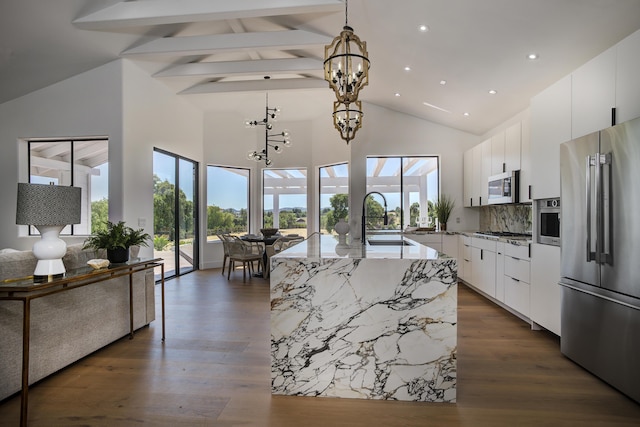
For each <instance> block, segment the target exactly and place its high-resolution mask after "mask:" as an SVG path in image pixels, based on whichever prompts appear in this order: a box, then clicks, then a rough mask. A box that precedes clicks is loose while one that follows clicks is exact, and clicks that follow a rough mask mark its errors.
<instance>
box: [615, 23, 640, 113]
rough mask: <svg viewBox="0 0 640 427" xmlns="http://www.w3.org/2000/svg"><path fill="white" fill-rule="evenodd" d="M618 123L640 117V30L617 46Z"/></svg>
mask: <svg viewBox="0 0 640 427" xmlns="http://www.w3.org/2000/svg"><path fill="white" fill-rule="evenodd" d="M617 47H618V52H617V66H616V104H617V105H616V123H622V122H626V121H627V120H631V119H635V118H636V117H640V102H638V100H639V99H640V73H638V70H640V54H638V52H640V30H639V31H636V32H635V33H633V34H632V35H630V36H629V37H627V38H626V39H624V40H622V41H621V42H620V43H618V45H617Z"/></svg>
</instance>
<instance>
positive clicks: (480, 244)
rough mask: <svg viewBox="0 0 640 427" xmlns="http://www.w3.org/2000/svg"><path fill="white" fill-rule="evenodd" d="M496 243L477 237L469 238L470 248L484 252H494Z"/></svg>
mask: <svg viewBox="0 0 640 427" xmlns="http://www.w3.org/2000/svg"><path fill="white" fill-rule="evenodd" d="M496 243H498V242H497V241H495V240H487V239H480V238H478V237H472V238H471V246H473V247H474V248H478V249H484V250H486V251H491V252H495V251H496Z"/></svg>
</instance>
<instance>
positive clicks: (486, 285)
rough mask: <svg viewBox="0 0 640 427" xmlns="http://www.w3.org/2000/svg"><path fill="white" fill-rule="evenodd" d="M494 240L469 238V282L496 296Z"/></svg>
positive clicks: (491, 295) (493, 296)
mask: <svg viewBox="0 0 640 427" xmlns="http://www.w3.org/2000/svg"><path fill="white" fill-rule="evenodd" d="M496 243H497V242H496V241H495V240H486V239H480V238H477V237H472V238H471V281H470V283H471V284H472V285H473V286H475V287H476V288H478V289H479V290H481V291H482V292H484V293H485V294H487V295H489V296H490V297H492V298H495V296H496Z"/></svg>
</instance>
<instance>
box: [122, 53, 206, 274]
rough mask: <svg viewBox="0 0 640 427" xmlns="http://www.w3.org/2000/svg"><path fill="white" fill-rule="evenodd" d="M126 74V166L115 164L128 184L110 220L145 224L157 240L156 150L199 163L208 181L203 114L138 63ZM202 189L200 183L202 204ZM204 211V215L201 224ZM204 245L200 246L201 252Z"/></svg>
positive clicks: (149, 251) (128, 65)
mask: <svg viewBox="0 0 640 427" xmlns="http://www.w3.org/2000/svg"><path fill="white" fill-rule="evenodd" d="M123 70H124V74H123V91H124V97H123V116H124V122H123V127H124V130H123V140H124V146H123V150H122V159H121V161H118V162H115V161H114V162H113V163H110V165H111V171H113V172H114V173H116V174H117V175H120V176H122V180H123V189H122V193H121V196H120V197H116V198H114V201H113V204H114V205H115V207H117V208H118V210H117V212H118V213H120V212H121V214H120V215H113V213H114V212H113V211H111V212H110V215H111V216H112V218H111V219H112V220H123V221H125V222H126V223H127V224H129V225H130V226H131V227H134V228H139V221H140V220H143V221H144V223H145V224H146V225H145V227H144V229H145V232H147V233H149V234H150V235H153V149H154V148H161V149H163V150H165V151H169V152H171V153H174V154H178V155H180V156H183V157H186V158H188V159H190V160H193V161H195V162H197V163H198V164H199V167H200V177H203V176H204V171H203V168H204V165H203V157H202V152H203V147H202V140H203V137H202V135H203V129H202V120H203V113H202V111H201V110H200V109H198V108H196V107H194V106H193V105H192V104H190V103H189V102H188V101H187V99H186V98H185V97H181V96H176V95H175V93H174V92H173V91H172V90H171V89H169V88H168V87H167V86H165V85H164V84H162V83H161V82H160V81H158V80H157V79H155V78H153V77H150V76H149V74H148V73H147V72H146V71H144V70H142V69H141V68H139V67H138V66H137V65H136V64H135V63H134V62H131V61H128V60H124V61H123ZM110 154H111V153H110ZM118 154H120V153H118ZM202 184H203V183H202V178H201V180H200V182H199V187H200V190H201V191H200V199H201V200H203V197H204V193H203V192H202V188H203V185H202ZM120 203H122V204H121V205H120ZM111 204H112V202H111V201H110V205H111ZM110 210H111V207H110ZM204 212H206V211H205V210H201V214H200V223H201V225H202V224H203V223H204ZM203 245H204V243H203V242H201V244H200V250H201V251H202V247H203ZM140 255H141V256H143V257H146V256H149V257H150V256H151V255H153V248H152V247H148V248H142V249H141V251H140ZM201 262H202V258H201Z"/></svg>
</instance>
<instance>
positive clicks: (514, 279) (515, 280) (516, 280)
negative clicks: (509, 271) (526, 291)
mask: <svg viewBox="0 0 640 427" xmlns="http://www.w3.org/2000/svg"><path fill="white" fill-rule="evenodd" d="M511 280H513V281H514V282H519V281H520V280H518V279H516V278H515V277H512V278H511Z"/></svg>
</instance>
